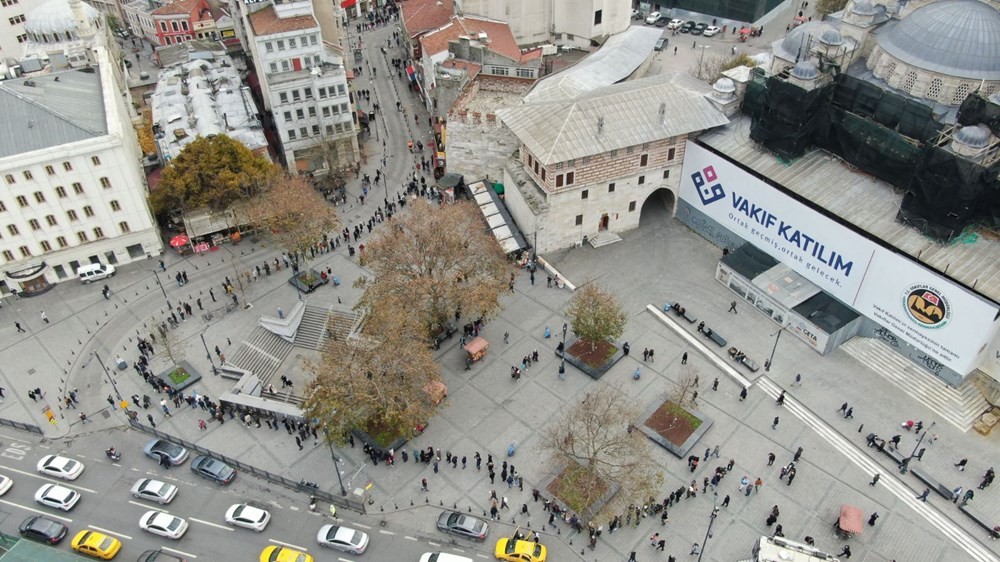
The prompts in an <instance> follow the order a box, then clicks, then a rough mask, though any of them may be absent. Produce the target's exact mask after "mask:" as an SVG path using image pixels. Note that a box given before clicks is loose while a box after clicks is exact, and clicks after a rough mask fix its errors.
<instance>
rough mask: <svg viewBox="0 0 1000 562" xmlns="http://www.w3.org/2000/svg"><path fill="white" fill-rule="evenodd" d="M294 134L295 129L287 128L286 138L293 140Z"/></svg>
mask: <svg viewBox="0 0 1000 562" xmlns="http://www.w3.org/2000/svg"><path fill="white" fill-rule="evenodd" d="M295 139H296V134H295V129H288V140H295Z"/></svg>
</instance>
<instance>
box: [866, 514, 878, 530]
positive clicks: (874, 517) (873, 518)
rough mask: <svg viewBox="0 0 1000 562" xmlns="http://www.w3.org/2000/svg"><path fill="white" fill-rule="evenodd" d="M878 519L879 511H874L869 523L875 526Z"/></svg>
mask: <svg viewBox="0 0 1000 562" xmlns="http://www.w3.org/2000/svg"><path fill="white" fill-rule="evenodd" d="M877 520H878V512H877V511H876V512H875V513H872V516H871V517H869V518H868V525H870V526H872V527H874V526H875V521H877Z"/></svg>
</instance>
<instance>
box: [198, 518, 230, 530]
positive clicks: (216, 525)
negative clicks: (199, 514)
mask: <svg viewBox="0 0 1000 562" xmlns="http://www.w3.org/2000/svg"><path fill="white" fill-rule="evenodd" d="M188 519H190V520H191V521H197V522H198V523H201V524H202V525H208V526H210V527H215V528H216V529H225V530H227V531H232V530H233V528H232V527H228V526H226V525H219V524H218V523H212V522H211V521H203V520H201V519H195V518H194V517H189V518H188Z"/></svg>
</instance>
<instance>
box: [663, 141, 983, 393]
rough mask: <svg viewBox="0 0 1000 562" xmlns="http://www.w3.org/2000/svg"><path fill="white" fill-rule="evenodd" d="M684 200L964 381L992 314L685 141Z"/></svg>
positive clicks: (971, 297)
mask: <svg viewBox="0 0 1000 562" xmlns="http://www.w3.org/2000/svg"><path fill="white" fill-rule="evenodd" d="M681 199H683V200H685V201H686V202H687V203H688V204H690V205H691V206H692V207H694V208H696V209H698V210H699V211H701V212H702V213H704V214H705V215H707V216H708V217H709V218H711V219H713V220H715V221H716V222H718V223H719V224H720V225H722V226H723V227H725V228H728V229H729V230H731V231H732V232H733V233H734V234H736V235H737V236H739V237H741V238H743V239H744V240H747V241H748V242H750V243H752V244H753V245H754V246H757V247H758V248H760V249H761V250H763V251H765V252H767V253H768V254H770V255H771V256H773V257H774V258H775V259H777V260H779V261H781V262H782V263H784V264H785V265H787V266H789V267H791V268H792V269H794V270H795V271H797V272H798V273H799V274H801V275H802V276H803V277H805V278H807V279H809V280H810V281H812V282H813V283H815V284H816V285H818V286H819V287H820V288H821V289H823V290H824V291H826V292H827V293H829V294H831V295H833V296H834V297H836V298H837V299H838V300H840V301H841V302H843V303H845V304H847V305H848V306H851V307H852V308H854V309H855V310H857V311H858V312H859V313H860V314H863V315H865V316H866V317H868V318H871V319H872V320H874V321H876V322H878V323H879V324H881V325H883V326H885V327H886V328H888V329H890V330H892V331H893V332H895V333H896V334H898V335H899V336H900V337H902V338H903V339H905V340H906V341H908V342H909V343H911V344H913V345H915V346H917V347H918V348H919V349H923V350H925V351H926V352H927V353H928V354H931V355H933V356H935V357H936V358H937V359H938V360H939V361H940V362H941V363H943V364H944V365H946V366H947V367H948V368H950V369H952V370H954V371H957V372H959V373H962V374H963V375H964V374H967V373H969V372H970V371H972V370H973V369H974V368H976V367H977V363H978V357H979V356H980V354H981V353H982V351H983V349H984V346H985V345H986V344H987V343H988V342H989V341H990V340H991V339H992V338H993V335H994V333H995V330H996V323H995V318H996V316H997V306H996V305H995V304H994V303H991V302H989V301H987V300H985V299H983V298H981V297H979V296H978V295H976V294H975V293H973V292H971V291H969V290H967V289H965V288H964V287H962V286H960V285H958V284H956V283H954V282H953V281H950V280H948V279H946V278H945V277H943V276H941V275H939V274H937V273H935V272H933V271H931V270H929V269H927V268H926V267H924V266H922V265H921V264H919V263H917V262H915V261H913V260H912V259H911V258H909V257H908V256H904V255H900V254H897V253H895V252H893V251H891V250H889V249H887V248H885V247H883V246H881V245H879V244H877V243H876V242H873V241H872V240H869V239H868V238H865V237H864V236H862V235H860V234H858V233H857V232H855V231H854V230H851V229H850V228H848V227H845V226H842V225H841V224H839V223H837V222H836V221H834V220H832V219H830V218H827V217H826V216H824V215H823V214H821V213H819V212H817V211H815V210H813V209H812V208H810V207H808V206H806V205H803V204H802V203H799V202H798V201H796V200H795V199H793V198H792V197H789V196H788V195H785V194H783V193H781V192H780V191H779V190H777V189H775V188H773V187H771V186H769V185H767V184H766V183H764V182H763V181H762V180H760V179H758V178H756V177H754V176H753V175H752V174H750V173H748V172H746V171H744V170H742V169H741V168H740V167H739V166H737V165H735V164H733V163H731V162H730V161H728V160H726V159H725V158H723V157H721V156H719V155H717V154H715V153H713V152H711V151H710V150H708V149H706V148H704V147H702V146H700V145H697V144H695V143H693V142H691V141H688V143H687V148H686V152H685V155H684V173H683V174H682V176H681Z"/></svg>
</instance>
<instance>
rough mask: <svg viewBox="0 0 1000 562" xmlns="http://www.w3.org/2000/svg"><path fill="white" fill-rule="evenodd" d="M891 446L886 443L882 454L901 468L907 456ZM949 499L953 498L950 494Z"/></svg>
mask: <svg viewBox="0 0 1000 562" xmlns="http://www.w3.org/2000/svg"><path fill="white" fill-rule="evenodd" d="M889 445H890V443H889V442H888V441H886V442H885V447H882V452H883V453H885V454H886V455H887V456H888V457H889V458H890V459H892V460H893V462H895V463H896V466H899V465H900V464H902V463H903V459H905V458H906V455H904V454H902V453H900V452H899V451H898V450H896V449H892V448H890V447H889ZM911 464H912V463H911ZM948 497H949V498H950V497H951V494H950V493H949V494H948Z"/></svg>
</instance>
